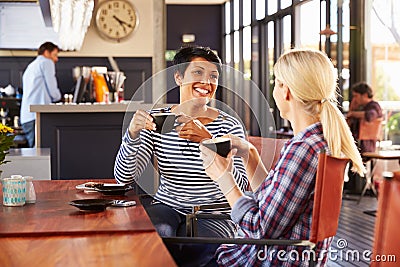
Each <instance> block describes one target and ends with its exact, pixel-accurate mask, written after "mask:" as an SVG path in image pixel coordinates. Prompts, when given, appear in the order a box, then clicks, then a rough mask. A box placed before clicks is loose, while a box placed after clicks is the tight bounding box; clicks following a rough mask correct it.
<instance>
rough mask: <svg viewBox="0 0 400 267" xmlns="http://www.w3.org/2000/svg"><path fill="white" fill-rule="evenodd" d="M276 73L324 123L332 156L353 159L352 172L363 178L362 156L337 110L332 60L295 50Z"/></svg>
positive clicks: (315, 52)
mask: <svg viewBox="0 0 400 267" xmlns="http://www.w3.org/2000/svg"><path fill="white" fill-rule="evenodd" d="M274 73H275V76H276V77H277V78H278V79H279V80H281V81H284V82H285V84H287V85H288V87H289V88H290V92H291V93H292V94H293V95H294V97H295V98H296V99H297V100H299V101H300V102H301V103H302V105H304V110H305V111H306V112H307V113H308V114H310V116H313V117H316V118H317V119H318V120H320V121H321V124H322V129H323V132H324V137H325V140H326V141H327V143H328V147H329V149H330V151H331V153H332V155H333V156H335V157H341V156H343V155H344V156H345V157H347V158H349V159H350V160H351V161H352V162H353V168H352V170H353V171H355V172H358V173H359V174H360V175H363V174H364V172H365V168H364V165H363V162H362V159H361V155H360V152H359V151H358V149H357V146H356V144H355V141H354V138H353V136H352V134H351V131H350V128H349V126H348V125H347V123H346V121H345V118H344V116H343V114H342V113H341V112H340V110H339V109H338V107H337V100H336V97H337V92H336V81H337V75H336V71H335V69H334V67H333V64H332V62H331V61H330V60H329V58H328V57H327V56H326V55H325V54H323V53H322V52H321V51H318V50H310V49H293V50H290V51H288V52H286V53H285V54H283V55H282V56H281V57H280V58H279V59H278V61H277V62H276V64H275V66H274Z"/></svg>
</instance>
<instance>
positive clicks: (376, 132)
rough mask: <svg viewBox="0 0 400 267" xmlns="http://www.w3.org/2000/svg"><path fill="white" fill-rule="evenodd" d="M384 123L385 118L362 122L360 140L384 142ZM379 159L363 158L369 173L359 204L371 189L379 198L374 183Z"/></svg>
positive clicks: (366, 176)
mask: <svg viewBox="0 0 400 267" xmlns="http://www.w3.org/2000/svg"><path fill="white" fill-rule="evenodd" d="M382 121H383V118H377V119H375V120H373V121H366V120H361V121H360V129H359V134H358V140H359V141H362V140H375V141H381V140H382ZM376 161H377V159H373V158H370V157H363V162H364V164H365V165H366V166H367V173H366V175H365V178H366V184H365V186H364V188H363V190H362V192H361V195H360V197H359V199H358V203H360V201H361V199H362V197H363V196H364V195H365V193H366V191H367V190H368V189H371V190H372V191H373V193H374V194H375V196H377V192H376V189H375V186H374V183H373V174H374V167H375V164H376Z"/></svg>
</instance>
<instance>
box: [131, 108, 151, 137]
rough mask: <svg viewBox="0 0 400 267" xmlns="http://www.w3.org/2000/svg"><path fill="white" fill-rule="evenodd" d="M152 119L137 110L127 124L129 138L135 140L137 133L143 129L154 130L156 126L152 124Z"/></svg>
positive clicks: (144, 112) (147, 114)
mask: <svg viewBox="0 0 400 267" xmlns="http://www.w3.org/2000/svg"><path fill="white" fill-rule="evenodd" d="M153 120H154V119H153V117H152V116H151V115H150V114H149V113H147V112H146V111H144V110H141V109H138V110H137V111H136V112H135V114H134V115H133V118H132V120H131V122H130V124H129V135H130V137H131V138H136V137H137V136H138V135H139V132H140V131H141V130H143V129H146V130H155V129H156V124H155V123H154V122H153Z"/></svg>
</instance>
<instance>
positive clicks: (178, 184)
mask: <svg viewBox="0 0 400 267" xmlns="http://www.w3.org/2000/svg"><path fill="white" fill-rule="evenodd" d="M159 111H160V110H156V109H155V110H151V111H150V113H155V112H159ZM163 112H170V108H169V109H167V111H165V110H163ZM205 127H206V128H207V130H208V131H209V132H210V133H211V134H212V136H213V137H220V136H223V135H226V134H229V133H230V134H234V135H237V136H240V137H242V138H244V131H243V127H242V125H241V124H240V122H239V121H238V120H237V119H235V118H234V117H232V116H230V115H228V114H227V113H225V112H223V111H220V110H219V115H218V117H217V118H216V119H215V120H214V121H212V122H210V123H208V124H207V125H205ZM153 153H154V156H155V157H156V159H157V162H158V170H159V174H160V185H159V188H158V190H157V193H156V195H155V197H154V198H155V199H156V200H158V201H160V202H162V203H164V204H166V205H169V206H171V207H173V208H174V209H176V210H177V211H178V212H181V213H185V214H186V213H188V212H190V211H191V207H192V206H193V205H204V204H220V203H227V200H226V198H225V196H224V195H223V193H222V192H221V190H220V189H219V187H218V185H217V183H216V182H214V181H213V180H211V178H209V177H208V176H207V174H206V173H205V171H204V168H203V165H202V163H203V162H202V160H201V158H200V151H199V144H198V143H194V142H191V141H189V140H187V139H183V138H180V137H179V136H178V133H177V132H176V131H172V132H169V133H166V134H159V133H155V132H153V131H149V130H142V131H141V132H140V135H139V137H138V138H136V139H132V138H130V136H129V134H128V132H127V133H126V134H125V135H124V137H123V139H122V144H121V147H120V149H119V152H118V155H117V157H116V161H115V166H114V174H115V178H116V180H117V181H118V182H120V183H132V182H133V181H136V180H137V179H138V177H140V175H141V174H142V173H143V171H144V169H145V168H146V166H147V164H148V163H149V162H150V159H151V157H152V156H153ZM233 173H234V177H235V179H236V182H237V184H238V185H239V187H240V188H241V189H242V190H243V191H244V190H246V188H247V185H248V180H247V176H246V170H245V167H244V165H243V161H242V159H241V158H239V157H235V158H234V171H233ZM218 211H220V212H224V213H229V212H230V209H222V210H221V209H219V210H218Z"/></svg>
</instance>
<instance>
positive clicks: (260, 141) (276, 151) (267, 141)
mask: <svg viewBox="0 0 400 267" xmlns="http://www.w3.org/2000/svg"><path fill="white" fill-rule="evenodd" d="M247 139H248V141H249V142H250V143H252V144H253V145H254V146H255V148H256V149H257V151H258V154H260V156H261V160H262V162H263V163H264V166H265V168H267V170H270V169H272V168H273V167H274V166H275V164H276V163H277V161H278V159H279V155H280V152H281V150H282V147H283V145H284V144H285V143H286V142H287V141H288V139H275V138H268V137H260V136H248V137H247Z"/></svg>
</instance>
